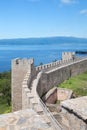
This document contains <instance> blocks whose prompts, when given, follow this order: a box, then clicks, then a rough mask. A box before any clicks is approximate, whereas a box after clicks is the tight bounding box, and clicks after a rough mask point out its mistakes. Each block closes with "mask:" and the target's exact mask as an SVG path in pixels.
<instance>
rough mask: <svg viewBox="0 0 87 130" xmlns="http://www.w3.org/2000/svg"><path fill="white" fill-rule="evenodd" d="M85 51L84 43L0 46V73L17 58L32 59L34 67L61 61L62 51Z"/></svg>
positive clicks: (9, 66)
mask: <svg viewBox="0 0 87 130" xmlns="http://www.w3.org/2000/svg"><path fill="white" fill-rule="evenodd" d="M84 49H87V44H86V43H84V44H82V43H78V44H76V43H72V44H71V43H63V44H59V43H58V44H55V43H53V44H47V45H38V44H37V45H29V44H27V45H26V44H24V45H23V44H22V45H21V44H20V45H19V44H18V45H13V44H10V45H9V44H0V72H3V71H8V70H10V69H11V60H12V59H14V58H17V57H20V58H26V57H27V58H32V57H33V58H34V61H35V65H39V64H40V63H49V62H52V61H54V60H55V59H56V60H58V59H61V53H62V52H63V51H75V50H84Z"/></svg>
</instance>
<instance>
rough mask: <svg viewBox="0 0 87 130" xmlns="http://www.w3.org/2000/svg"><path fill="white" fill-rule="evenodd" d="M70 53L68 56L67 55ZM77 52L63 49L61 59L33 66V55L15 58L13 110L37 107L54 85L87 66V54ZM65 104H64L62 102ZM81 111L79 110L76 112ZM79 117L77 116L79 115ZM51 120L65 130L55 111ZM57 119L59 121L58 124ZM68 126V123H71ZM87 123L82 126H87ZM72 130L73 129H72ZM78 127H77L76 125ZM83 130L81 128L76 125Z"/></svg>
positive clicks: (13, 65) (80, 71)
mask: <svg viewBox="0 0 87 130" xmlns="http://www.w3.org/2000/svg"><path fill="white" fill-rule="evenodd" d="M68 55H69V59H68ZM73 56H74V53H70V52H68V53H64V55H62V60H60V61H56V62H53V63H49V64H46V65H41V66H38V67H34V62H33V59H30V60H28V59H24V60H23V59H15V60H13V61H12V104H13V105H12V106H13V111H17V110H20V109H26V108H33V109H35V110H36V109H38V110H39V106H40V105H39V106H38V103H39V102H40V104H41V106H42V108H43V111H44V104H43V102H42V100H41V99H40V97H42V96H43V95H44V94H45V93H46V92H47V91H49V90H50V89H51V88H52V87H53V86H55V85H58V84H60V83H61V82H63V81H64V80H66V79H68V78H70V77H71V76H74V75H77V74H79V73H82V72H84V71H86V70H87V58H83V59H82V58H81V59H80V58H75V57H74V59H73ZM63 108H64V106H63ZM77 115H78V114H77ZM77 117H78V116H77ZM50 120H51V121H52V124H54V126H55V129H58V130H63V128H62V126H60V124H58V122H56V120H55V119H54V117H53V116H52V114H50ZM55 123H56V124H55ZM68 127H70V126H69V123H68ZM85 128H86V127H84V129H81V130H86V129H85ZM70 130H72V129H70ZM75 130H76V128H75ZM77 130H80V129H77Z"/></svg>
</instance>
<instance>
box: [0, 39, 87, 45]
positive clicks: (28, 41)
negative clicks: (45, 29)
mask: <svg viewBox="0 0 87 130" xmlns="http://www.w3.org/2000/svg"><path fill="white" fill-rule="evenodd" d="M54 43H55V44H58V43H87V38H76V37H46V38H19V39H3V40H0V45H3V44H6V45H8V44H9V45H12V44H15V45H17V44H21V45H22V44H29V45H34V44H38V45H41V44H54Z"/></svg>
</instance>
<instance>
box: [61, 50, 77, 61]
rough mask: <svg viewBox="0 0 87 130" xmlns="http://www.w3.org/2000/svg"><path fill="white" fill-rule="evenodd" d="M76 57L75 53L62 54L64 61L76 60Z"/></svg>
mask: <svg viewBox="0 0 87 130" xmlns="http://www.w3.org/2000/svg"><path fill="white" fill-rule="evenodd" d="M75 57H76V56H75V52H62V60H70V59H73V60H74V59H75Z"/></svg>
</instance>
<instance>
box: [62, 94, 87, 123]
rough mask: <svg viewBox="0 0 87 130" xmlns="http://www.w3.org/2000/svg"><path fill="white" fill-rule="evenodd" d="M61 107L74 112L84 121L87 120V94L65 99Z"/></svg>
mask: <svg viewBox="0 0 87 130" xmlns="http://www.w3.org/2000/svg"><path fill="white" fill-rule="evenodd" d="M61 107H63V108H65V109H67V110H69V111H70V112H72V113H74V114H75V115H77V116H78V117H79V118H81V119H83V120H84V121H86V120H87V96H83V97H79V98H75V99H71V100H66V101H63V102H61Z"/></svg>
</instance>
